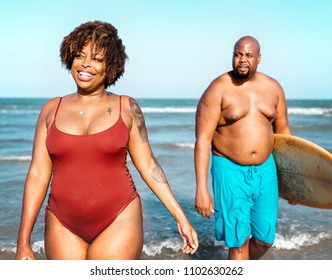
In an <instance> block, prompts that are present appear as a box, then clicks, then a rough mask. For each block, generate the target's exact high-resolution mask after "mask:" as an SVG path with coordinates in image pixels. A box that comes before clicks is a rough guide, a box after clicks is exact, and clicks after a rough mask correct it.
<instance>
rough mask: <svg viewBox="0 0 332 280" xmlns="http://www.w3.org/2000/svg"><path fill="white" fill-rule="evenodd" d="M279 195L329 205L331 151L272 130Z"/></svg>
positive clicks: (331, 201)
mask: <svg viewBox="0 0 332 280" xmlns="http://www.w3.org/2000/svg"><path fill="white" fill-rule="evenodd" d="M273 155H274V158H275V162H276V165H277V173H278V187H279V197H281V198H284V199H286V200H289V201H292V202H295V203H297V204H301V205H305V206H309V207H314V208H322V209H332V154H330V153H329V152H328V151H327V150H325V149H323V148H322V147H320V146H319V145H317V144H315V143H312V142H310V141H308V140H306V139H303V138H300V137H297V136H294V135H285V134H275V136H274V150H273Z"/></svg>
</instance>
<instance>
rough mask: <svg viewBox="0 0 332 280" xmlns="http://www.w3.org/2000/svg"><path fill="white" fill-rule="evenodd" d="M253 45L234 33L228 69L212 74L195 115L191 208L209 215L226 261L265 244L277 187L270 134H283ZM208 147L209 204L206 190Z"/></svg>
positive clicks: (271, 84) (281, 102) (284, 121)
mask: <svg viewBox="0 0 332 280" xmlns="http://www.w3.org/2000/svg"><path fill="white" fill-rule="evenodd" d="M260 61H261V54H260V46H259V43H258V42H257V40H256V39H255V38H253V37H250V36H245V37H242V38H240V39H239V40H238V41H237V42H236V44H235V46H234V53H233V70H232V71H229V72H227V73H224V74H222V75H221V76H219V77H217V78H216V79H215V80H214V81H212V83H211V84H210V85H209V87H208V88H207V90H206V91H205V92H204V94H203V95H202V97H201V99H200V101H199V103H198V106H197V113H196V143H195V171H196V185H197V187H196V201H195V208H196V211H197V212H198V213H199V214H201V215H202V216H203V217H207V218H210V213H211V212H213V213H214V215H215V223H216V238H217V240H225V244H226V246H227V247H228V248H229V253H228V258H229V259H259V258H261V257H262V256H263V255H264V254H265V253H266V252H267V250H268V249H269V248H270V247H271V246H272V244H273V242H274V238H275V232H276V225H277V216H278V185H277V174H276V166H275V162H274V158H273V155H272V150H273V142H274V133H284V134H290V133H291V131H290V127H289V124H288V116H287V107H286V101H285V94H284V91H283V89H282V87H281V86H280V84H279V83H278V82H277V81H276V80H274V79H272V78H271V77H268V76H267V75H265V74H263V73H260V72H256V69H257V66H258V64H259V63H260ZM210 152H212V164H211V173H212V185H213V193H214V203H213V202H212V199H211V196H210V194H209V192H208V183H207V177H208V166H209V161H210Z"/></svg>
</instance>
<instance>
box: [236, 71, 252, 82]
mask: <svg viewBox="0 0 332 280" xmlns="http://www.w3.org/2000/svg"><path fill="white" fill-rule="evenodd" d="M233 72H234V75H235V77H236V78H237V79H239V80H246V79H248V78H249V77H250V69H249V70H248V72H247V73H246V74H241V73H239V72H238V71H237V70H234V71H233Z"/></svg>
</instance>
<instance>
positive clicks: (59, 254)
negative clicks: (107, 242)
mask: <svg viewBox="0 0 332 280" xmlns="http://www.w3.org/2000/svg"><path fill="white" fill-rule="evenodd" d="M46 215H47V218H46V227H45V251H46V256H47V259H51V260H83V259H86V255H87V250H88V246H89V244H88V243H86V242H85V241H84V240H83V239H82V238H80V237H79V236H77V235H75V234H74V233H72V232H71V231H70V230H69V229H67V228H66V227H65V226H63V225H62V224H61V223H60V221H59V220H58V219H57V218H56V217H55V215H54V214H52V213H51V212H50V211H48V212H47V214H46Z"/></svg>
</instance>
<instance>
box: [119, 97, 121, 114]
mask: <svg viewBox="0 0 332 280" xmlns="http://www.w3.org/2000/svg"><path fill="white" fill-rule="evenodd" d="M119 116H121V95H120V112H119Z"/></svg>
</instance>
